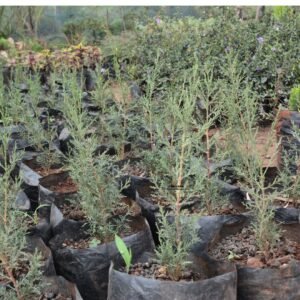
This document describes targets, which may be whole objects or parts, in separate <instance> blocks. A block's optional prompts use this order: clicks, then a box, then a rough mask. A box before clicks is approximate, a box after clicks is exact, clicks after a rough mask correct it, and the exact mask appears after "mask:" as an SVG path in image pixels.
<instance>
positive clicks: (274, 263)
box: [269, 259, 281, 268]
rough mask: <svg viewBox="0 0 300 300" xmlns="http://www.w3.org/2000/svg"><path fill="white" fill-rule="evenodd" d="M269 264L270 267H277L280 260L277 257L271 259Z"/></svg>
mask: <svg viewBox="0 0 300 300" xmlns="http://www.w3.org/2000/svg"><path fill="white" fill-rule="evenodd" d="M269 265H270V266H271V267H274V268H278V267H280V265H281V263H280V261H279V260H278V259H271V260H270V261H269Z"/></svg>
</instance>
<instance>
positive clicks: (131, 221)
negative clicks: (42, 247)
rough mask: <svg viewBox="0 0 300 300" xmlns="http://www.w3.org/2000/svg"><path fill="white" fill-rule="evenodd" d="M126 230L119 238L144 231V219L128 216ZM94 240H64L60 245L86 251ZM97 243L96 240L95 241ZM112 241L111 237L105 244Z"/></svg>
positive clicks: (90, 238)
mask: <svg viewBox="0 0 300 300" xmlns="http://www.w3.org/2000/svg"><path fill="white" fill-rule="evenodd" d="M126 224H127V226H126V228H125V229H124V230H123V231H122V232H121V233H119V234H120V236H121V237H122V238H123V237H126V236H129V235H132V234H135V233H137V232H139V231H142V230H144V229H145V222H144V218H143V217H141V216H134V217H133V216H128V218H127V221H126ZM94 239H95V238H94V237H87V238H86V239H80V240H73V239H70V240H65V241H64V242H63V244H62V247H63V248H66V247H68V248H73V249H86V248H89V247H91V243H92V244H93V245H94V243H93V240H94ZM95 240H96V242H97V239H95ZM112 241H113V237H112V238H111V240H109V241H106V242H112ZM97 244H99V245H100V244H101V241H99V243H96V245H97Z"/></svg>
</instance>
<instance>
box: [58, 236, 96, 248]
mask: <svg viewBox="0 0 300 300" xmlns="http://www.w3.org/2000/svg"><path fill="white" fill-rule="evenodd" d="M92 240H93V239H92V238H87V239H81V240H78V241H74V240H72V239H70V240H65V241H64V242H63V244H62V247H63V248H72V249H87V248H89V247H90V243H91V242H92Z"/></svg>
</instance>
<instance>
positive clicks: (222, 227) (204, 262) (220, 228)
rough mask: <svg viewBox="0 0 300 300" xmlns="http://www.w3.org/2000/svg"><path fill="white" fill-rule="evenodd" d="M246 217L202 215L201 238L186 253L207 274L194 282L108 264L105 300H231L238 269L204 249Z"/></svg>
mask: <svg viewBox="0 0 300 300" xmlns="http://www.w3.org/2000/svg"><path fill="white" fill-rule="evenodd" d="M247 220H248V218H247V217H246V216H243V215H237V216H205V217H201V218H199V219H198V220H197V222H196V225H195V226H196V228H197V231H198V235H199V237H200V241H199V242H197V243H196V244H194V246H193V247H192V249H191V253H190V255H189V259H188V260H189V261H191V262H192V265H191V268H192V269H195V270H197V272H199V273H201V274H202V275H205V276H206V277H208V279H204V280H199V281H196V282H182V281H180V282H172V281H161V280H154V279H147V278H144V277H140V276H134V275H128V274H126V273H122V272H119V271H118V266H114V265H111V268H110V273H109V276H110V277H109V287H108V300H117V299H118V300H122V299H124V300H125V299H132V300H137V299H138V300H144V299H145V300H146V299H147V300H152V299H153V300H154V299H155V300H156V299H164V300H168V299H178V300H180V299H200V300H201V299H203V300H204V299H216V300H218V299H220V300H221V299H222V300H234V299H236V293H237V272H236V269H235V267H234V266H233V265H232V264H231V263H220V262H217V261H215V260H213V259H211V258H210V257H209V256H208V255H207V249H208V247H209V245H210V244H211V243H213V242H214V241H215V240H216V239H217V238H218V237H219V236H220V235H223V234H226V230H227V228H228V227H229V228H234V230H235V231H238V230H240V229H241V228H242V227H243V226H244V225H245V223H246V222H247Z"/></svg>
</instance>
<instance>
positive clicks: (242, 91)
mask: <svg viewBox="0 0 300 300" xmlns="http://www.w3.org/2000/svg"><path fill="white" fill-rule="evenodd" d="M230 64H231V67H229V68H228V70H227V76H228V79H229V78H230V80H228V79H227V80H225V81H224V82H223V83H222V85H221V87H222V90H221V95H223V96H222V98H221V99H222V101H223V105H224V110H223V111H224V112H225V116H226V120H225V122H228V123H227V135H226V136H227V140H228V141H227V147H228V149H227V151H229V153H230V156H231V157H232V158H233V159H234V166H235V172H236V175H237V178H239V182H240V185H241V186H242V187H243V188H244V189H245V190H247V191H248V196H247V198H248V202H247V206H248V208H249V209H250V210H251V211H252V212H253V215H254V216H255V221H254V222H253V224H252V225H253V228H254V232H255V237H256V243H257V246H258V247H259V249H260V250H261V251H263V252H264V254H265V255H266V256H268V255H269V253H270V251H271V250H272V248H273V247H274V246H275V244H276V241H277V240H278V239H279V237H280V230H279V227H278V225H277V224H276V223H275V222H274V210H273V209H272V204H273V201H274V199H275V197H276V195H277V193H276V191H275V189H274V185H275V183H274V182H273V183H270V184H266V170H267V169H268V168H267V166H264V164H263V160H262V157H261V156H260V154H259V153H258V152H257V149H256V136H257V128H256V126H257V123H256V122H257V114H256V112H257V109H258V101H257V95H256V94H255V93H253V92H252V89H251V86H249V85H246V86H243V84H242V80H241V78H242V76H243V75H242V73H241V71H240V70H239V69H238V68H237V65H236V63H235V62H234V61H231V63H230ZM223 93H224V94H223ZM273 126H274V125H273ZM273 129H274V127H273ZM272 132H273V131H272ZM272 142H273V141H272V136H270V137H269V138H268V139H267V140H266V141H265V149H269V147H270V144H271V143H272ZM276 155H277V153H275V154H274V157H275V156H276ZM274 157H272V158H271V161H272V159H274ZM270 191H271V192H270Z"/></svg>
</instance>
